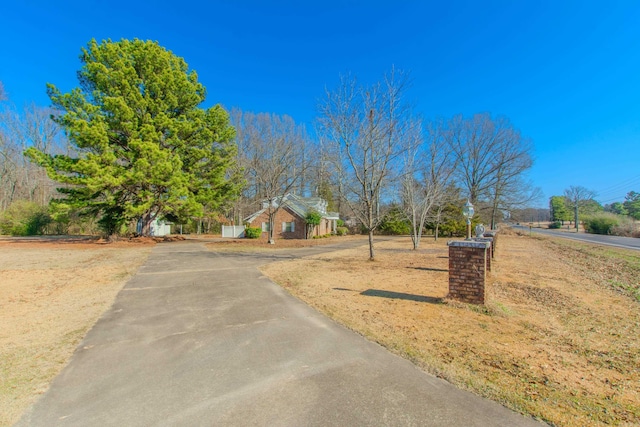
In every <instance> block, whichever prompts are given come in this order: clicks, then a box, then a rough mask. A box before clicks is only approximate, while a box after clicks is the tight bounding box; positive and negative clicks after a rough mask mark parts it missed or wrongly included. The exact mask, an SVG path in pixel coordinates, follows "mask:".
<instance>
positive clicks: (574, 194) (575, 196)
mask: <svg viewBox="0 0 640 427" xmlns="http://www.w3.org/2000/svg"><path fill="white" fill-rule="evenodd" d="M595 196H596V193H595V192H594V191H592V190H588V189H586V188H584V187H580V186H573V185H572V186H570V187H569V188H567V189H566V190H564V197H565V200H566V203H567V206H568V207H569V208H570V209H573V215H574V221H575V226H576V231H578V225H579V219H580V218H579V212H580V210H581V209H584V208H585V207H587V206H589V205H590V203H589V202H590V201H593V198H594V197H595ZM596 203H597V202H596Z"/></svg>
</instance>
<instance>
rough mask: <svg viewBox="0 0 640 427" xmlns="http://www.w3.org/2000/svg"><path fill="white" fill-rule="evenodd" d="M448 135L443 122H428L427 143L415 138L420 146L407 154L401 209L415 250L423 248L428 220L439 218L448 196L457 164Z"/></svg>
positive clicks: (414, 147)
mask: <svg viewBox="0 0 640 427" xmlns="http://www.w3.org/2000/svg"><path fill="white" fill-rule="evenodd" d="M445 132H446V129H445V126H444V124H443V122H442V121H434V122H430V123H428V125H427V129H426V132H425V140H424V141H422V139H421V138H414V140H416V141H417V142H418V144H417V145H415V146H413V147H412V148H411V149H410V150H408V151H407V153H406V155H405V164H404V168H405V172H404V177H403V179H402V199H403V200H402V206H403V208H404V211H405V215H406V216H407V218H408V219H409V222H410V223H411V240H412V242H413V249H418V247H419V246H420V240H421V238H422V230H423V229H424V225H425V223H426V221H427V220H428V219H430V218H435V217H437V214H438V212H437V211H438V208H439V207H440V212H441V207H442V206H444V204H445V199H446V197H447V187H448V185H449V184H450V178H451V175H452V173H453V171H454V167H455V164H454V161H453V156H452V155H451V152H450V151H448V150H446V146H445V145H446V141H445ZM434 210H435V211H436V212H434Z"/></svg>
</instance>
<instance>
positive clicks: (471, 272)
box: [449, 242, 491, 304]
mask: <svg viewBox="0 0 640 427" xmlns="http://www.w3.org/2000/svg"><path fill="white" fill-rule="evenodd" d="M489 245H490V243H488V242H487V243H486V244H485V243H484V242H449V297H450V298H453V299H456V300H459V301H463V302H466V303H472V304H484V301H485V283H486V278H487V270H488V269H487V260H489V261H490V260H491V252H490V249H489V248H488V247H489Z"/></svg>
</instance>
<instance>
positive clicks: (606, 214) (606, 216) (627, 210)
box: [549, 186, 640, 237]
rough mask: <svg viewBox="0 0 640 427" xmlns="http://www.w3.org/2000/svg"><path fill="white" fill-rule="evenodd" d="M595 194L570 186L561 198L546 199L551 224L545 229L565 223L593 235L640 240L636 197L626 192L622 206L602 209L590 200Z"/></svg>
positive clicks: (639, 209)
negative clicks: (582, 225)
mask: <svg viewBox="0 0 640 427" xmlns="http://www.w3.org/2000/svg"><path fill="white" fill-rule="evenodd" d="M595 196H596V194H595V192H593V191H591V190H588V189H586V188H584V187H579V186H571V187H569V188H568V189H567V190H565V192H564V194H563V195H562V196H552V197H551V198H550V199H549V210H550V216H551V221H553V222H552V223H551V224H550V226H549V228H560V227H562V226H563V225H564V224H565V222H567V223H569V224H571V225H573V227H575V228H576V229H579V225H580V223H581V222H582V223H583V224H584V229H585V231H587V232H589V233H594V234H611V235H616V236H627V237H640V230H639V229H638V225H637V224H636V221H637V220H640V193H636V192H635V191H630V192H629V193H627V195H626V197H625V201H624V202H615V203H612V204H608V205H604V206H602V205H601V204H600V203H598V202H597V201H596V200H595V199H594V198H595Z"/></svg>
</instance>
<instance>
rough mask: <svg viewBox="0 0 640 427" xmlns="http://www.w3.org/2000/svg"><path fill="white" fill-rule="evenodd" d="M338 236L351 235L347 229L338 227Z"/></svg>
mask: <svg viewBox="0 0 640 427" xmlns="http://www.w3.org/2000/svg"><path fill="white" fill-rule="evenodd" d="M336 234H337V235H338V236H346V235H347V234H349V229H348V228H347V227H337V228H336Z"/></svg>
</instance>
